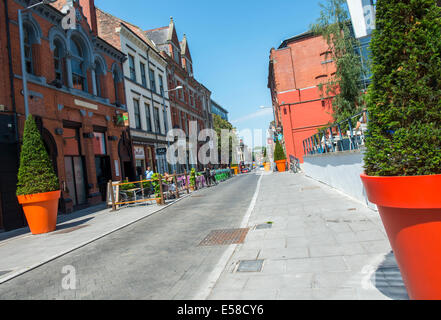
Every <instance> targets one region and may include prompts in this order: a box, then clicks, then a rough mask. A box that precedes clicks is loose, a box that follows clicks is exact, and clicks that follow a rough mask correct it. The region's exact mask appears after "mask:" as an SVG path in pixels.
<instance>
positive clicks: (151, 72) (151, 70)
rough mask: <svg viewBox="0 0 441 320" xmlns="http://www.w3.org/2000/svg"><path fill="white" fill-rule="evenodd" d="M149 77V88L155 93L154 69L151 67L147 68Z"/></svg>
mask: <svg viewBox="0 0 441 320" xmlns="http://www.w3.org/2000/svg"><path fill="white" fill-rule="evenodd" d="M149 78H150V90H152V91H153V92H154V93H156V81H155V71H153V69H149Z"/></svg>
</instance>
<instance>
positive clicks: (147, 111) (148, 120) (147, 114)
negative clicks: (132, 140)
mask: <svg viewBox="0 0 441 320" xmlns="http://www.w3.org/2000/svg"><path fill="white" fill-rule="evenodd" d="M145 118H146V123H147V131H149V132H151V131H152V119H151V116H150V106H149V105H148V104H147V103H146V104H145Z"/></svg>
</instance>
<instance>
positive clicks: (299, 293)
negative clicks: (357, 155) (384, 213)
mask: <svg viewBox="0 0 441 320" xmlns="http://www.w3.org/2000/svg"><path fill="white" fill-rule="evenodd" d="M262 179H263V180H262V182H261V188H260V192H259V196H258V198H257V202H256V206H255V207H254V210H253V212H252V214H251V216H250V219H249V222H248V227H249V228H250V231H249V233H248V235H247V237H246V239H245V242H244V243H243V244H240V245H237V247H236V250H235V251H234V254H233V255H232V256H231V258H230V260H229V262H228V264H227V267H226V268H225V270H224V271H223V272H222V274H221V276H220V277H219V279H218V281H217V283H216V285H215V286H214V288H213V290H212V291H211V294H210V296H209V297H208V299H214V300H218V299H228V300H235V299H238V300H254V299H258V300H267V299H268V300H269V299H282V300H291V299H293V300H310V299H317V300H331V299H338V300H340V299H341V300H347V299H351V300H354V299H356V300H389V299H393V300H395V299H408V296H407V293H406V290H405V287H404V284H403V282H402V278H401V274H400V272H399V269H398V267H397V265H396V262H395V259H394V257H393V253H392V251H391V248H390V245H389V242H388V240H387V236H386V233H385V230H384V228H383V225H382V223H381V219H380V217H379V214H378V212H376V211H373V210H371V209H368V208H367V207H365V206H364V205H363V204H361V203H359V202H357V201H356V200H353V199H351V198H349V197H348V196H346V195H344V194H342V193H340V192H338V191H336V190H335V189H332V188H330V187H328V186H326V185H324V184H321V183H319V182H317V181H315V180H312V179H310V178H307V177H305V176H304V175H301V174H292V173H288V172H286V173H274V174H271V175H264V176H263V178H262ZM268 222H271V223H272V224H268ZM248 260H249V261H248ZM259 260H261V261H259ZM260 262H261V263H262V265H261V270H260V271H259V263H260ZM256 268H257V269H256ZM256 270H257V271H256Z"/></svg>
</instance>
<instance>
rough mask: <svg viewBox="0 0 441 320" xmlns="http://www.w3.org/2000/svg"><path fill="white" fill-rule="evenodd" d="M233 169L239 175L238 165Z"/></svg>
mask: <svg viewBox="0 0 441 320" xmlns="http://www.w3.org/2000/svg"><path fill="white" fill-rule="evenodd" d="M231 169H233V170H234V174H235V175H236V176H237V174H238V172H239V168H238V167H231Z"/></svg>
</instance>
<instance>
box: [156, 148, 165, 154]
mask: <svg viewBox="0 0 441 320" xmlns="http://www.w3.org/2000/svg"><path fill="white" fill-rule="evenodd" d="M165 154H167V148H158V149H156V155H158V156H163V155H165Z"/></svg>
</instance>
